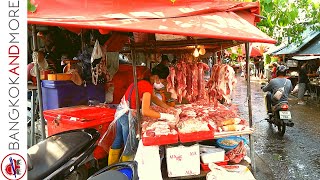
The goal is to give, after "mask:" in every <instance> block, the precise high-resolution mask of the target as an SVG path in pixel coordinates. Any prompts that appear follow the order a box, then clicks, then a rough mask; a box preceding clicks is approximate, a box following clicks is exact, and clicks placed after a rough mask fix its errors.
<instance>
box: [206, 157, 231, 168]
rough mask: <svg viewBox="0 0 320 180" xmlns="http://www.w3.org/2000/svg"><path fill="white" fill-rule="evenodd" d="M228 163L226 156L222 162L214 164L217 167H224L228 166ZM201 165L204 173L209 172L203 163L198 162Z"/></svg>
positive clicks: (207, 166)
mask: <svg viewBox="0 0 320 180" xmlns="http://www.w3.org/2000/svg"><path fill="white" fill-rule="evenodd" d="M228 161H229V158H228V157H227V156H225V157H224V161H222V162H216V163H215V164H216V165H218V166H224V165H228ZM200 164H201V168H202V170H204V171H210V168H209V165H208V164H205V163H203V162H200Z"/></svg>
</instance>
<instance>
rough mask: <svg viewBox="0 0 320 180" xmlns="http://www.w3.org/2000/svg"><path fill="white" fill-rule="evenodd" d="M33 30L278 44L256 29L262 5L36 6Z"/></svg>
mask: <svg viewBox="0 0 320 180" xmlns="http://www.w3.org/2000/svg"><path fill="white" fill-rule="evenodd" d="M35 4H37V11H36V12H35V13H29V14H28V22H29V24H41V25H52V26H62V27H67V28H73V29H74V28H93V29H104V30H112V31H125V32H146V33H159V34H176V35H185V36H196V37H205V38H215V39H224V40H237V41H249V42H265V43H275V42H276V41H275V40H274V39H272V38H270V37H269V36H267V35H266V34H264V33H263V32H261V31H260V30H259V29H258V28H256V27H255V26H254V24H255V23H256V22H258V21H259V19H258V18H257V17H256V16H255V14H259V2H254V3H244V2H232V1H218V0H216V1H212V0H188V1H182V0H180V1H179V0H177V1H176V2H175V3H172V2H171V1H170V0H150V1H145V0H134V1H128V0H68V1H63V0H35Z"/></svg>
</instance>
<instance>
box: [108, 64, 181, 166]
mask: <svg viewBox="0 0 320 180" xmlns="http://www.w3.org/2000/svg"><path fill="white" fill-rule="evenodd" d="M147 74H148V75H145V76H144V77H146V78H144V79H143V80H140V81H138V83H137V86H138V94H139V98H140V100H139V102H140V104H141V113H142V115H143V116H147V117H152V118H158V119H162V120H169V121H172V120H174V119H175V116H174V115H172V114H166V113H159V112H156V111H154V110H152V109H151V108H150V105H151V103H154V104H156V105H158V106H160V107H163V108H166V109H169V108H172V107H170V106H168V105H167V104H165V103H164V102H163V101H161V100H160V99H159V98H158V97H157V96H156V95H155V93H154V91H153V85H154V84H155V83H159V82H160V83H164V82H165V81H166V78H167V76H168V75H169V71H168V70H167V68H165V66H156V67H155V68H153V69H152V71H151V75H150V72H149V73H147ZM135 114H136V91H135V88H134V84H133V83H132V84H131V85H130V86H129V87H128V89H127V91H126V93H125V95H124V96H123V98H122V100H121V103H120V104H119V106H118V107H117V111H116V113H115V119H114V121H115V124H116V137H115V139H114V141H113V144H112V146H111V148H110V150H109V157H108V165H110V164H114V163H116V162H118V161H119V160H120V161H129V160H132V159H133V157H134V153H135V151H136V148H137V147H138V141H137V139H136V133H135V131H136V128H135V127H136V124H137V122H136V118H135ZM122 148H123V153H122V155H121V151H122Z"/></svg>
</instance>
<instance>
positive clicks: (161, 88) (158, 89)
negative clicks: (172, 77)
mask: <svg viewBox="0 0 320 180" xmlns="http://www.w3.org/2000/svg"><path fill="white" fill-rule="evenodd" d="M168 64H169V58H168V56H167V55H162V56H161V62H160V63H159V64H158V65H157V66H155V67H154V69H161V70H162V71H163V72H165V73H164V74H165V75H166V74H168V75H169V68H168ZM166 78H167V77H162V78H160V79H166ZM153 87H154V91H155V92H154V93H155V95H156V96H157V97H158V98H159V99H160V100H162V101H163V102H164V103H166V96H165V92H166V89H165V87H166V81H156V82H155V83H154V84H153Z"/></svg>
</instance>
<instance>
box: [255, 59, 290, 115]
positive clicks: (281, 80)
mask: <svg viewBox="0 0 320 180" xmlns="http://www.w3.org/2000/svg"><path fill="white" fill-rule="evenodd" d="M286 74H287V67H286V66H284V65H280V66H278V67H277V71H276V75H277V77H276V78H273V79H271V80H270V82H269V84H267V85H266V86H263V87H261V89H262V90H263V92H268V93H267V95H266V102H267V110H268V113H272V109H271V106H275V105H277V104H279V103H280V102H288V96H289V94H290V92H291V91H292V84H291V80H290V79H287V78H286ZM282 87H284V91H283V93H282V97H281V98H280V99H279V100H276V99H275V98H272V97H273V95H274V94H275V93H276V91H277V90H278V89H279V88H282Z"/></svg>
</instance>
